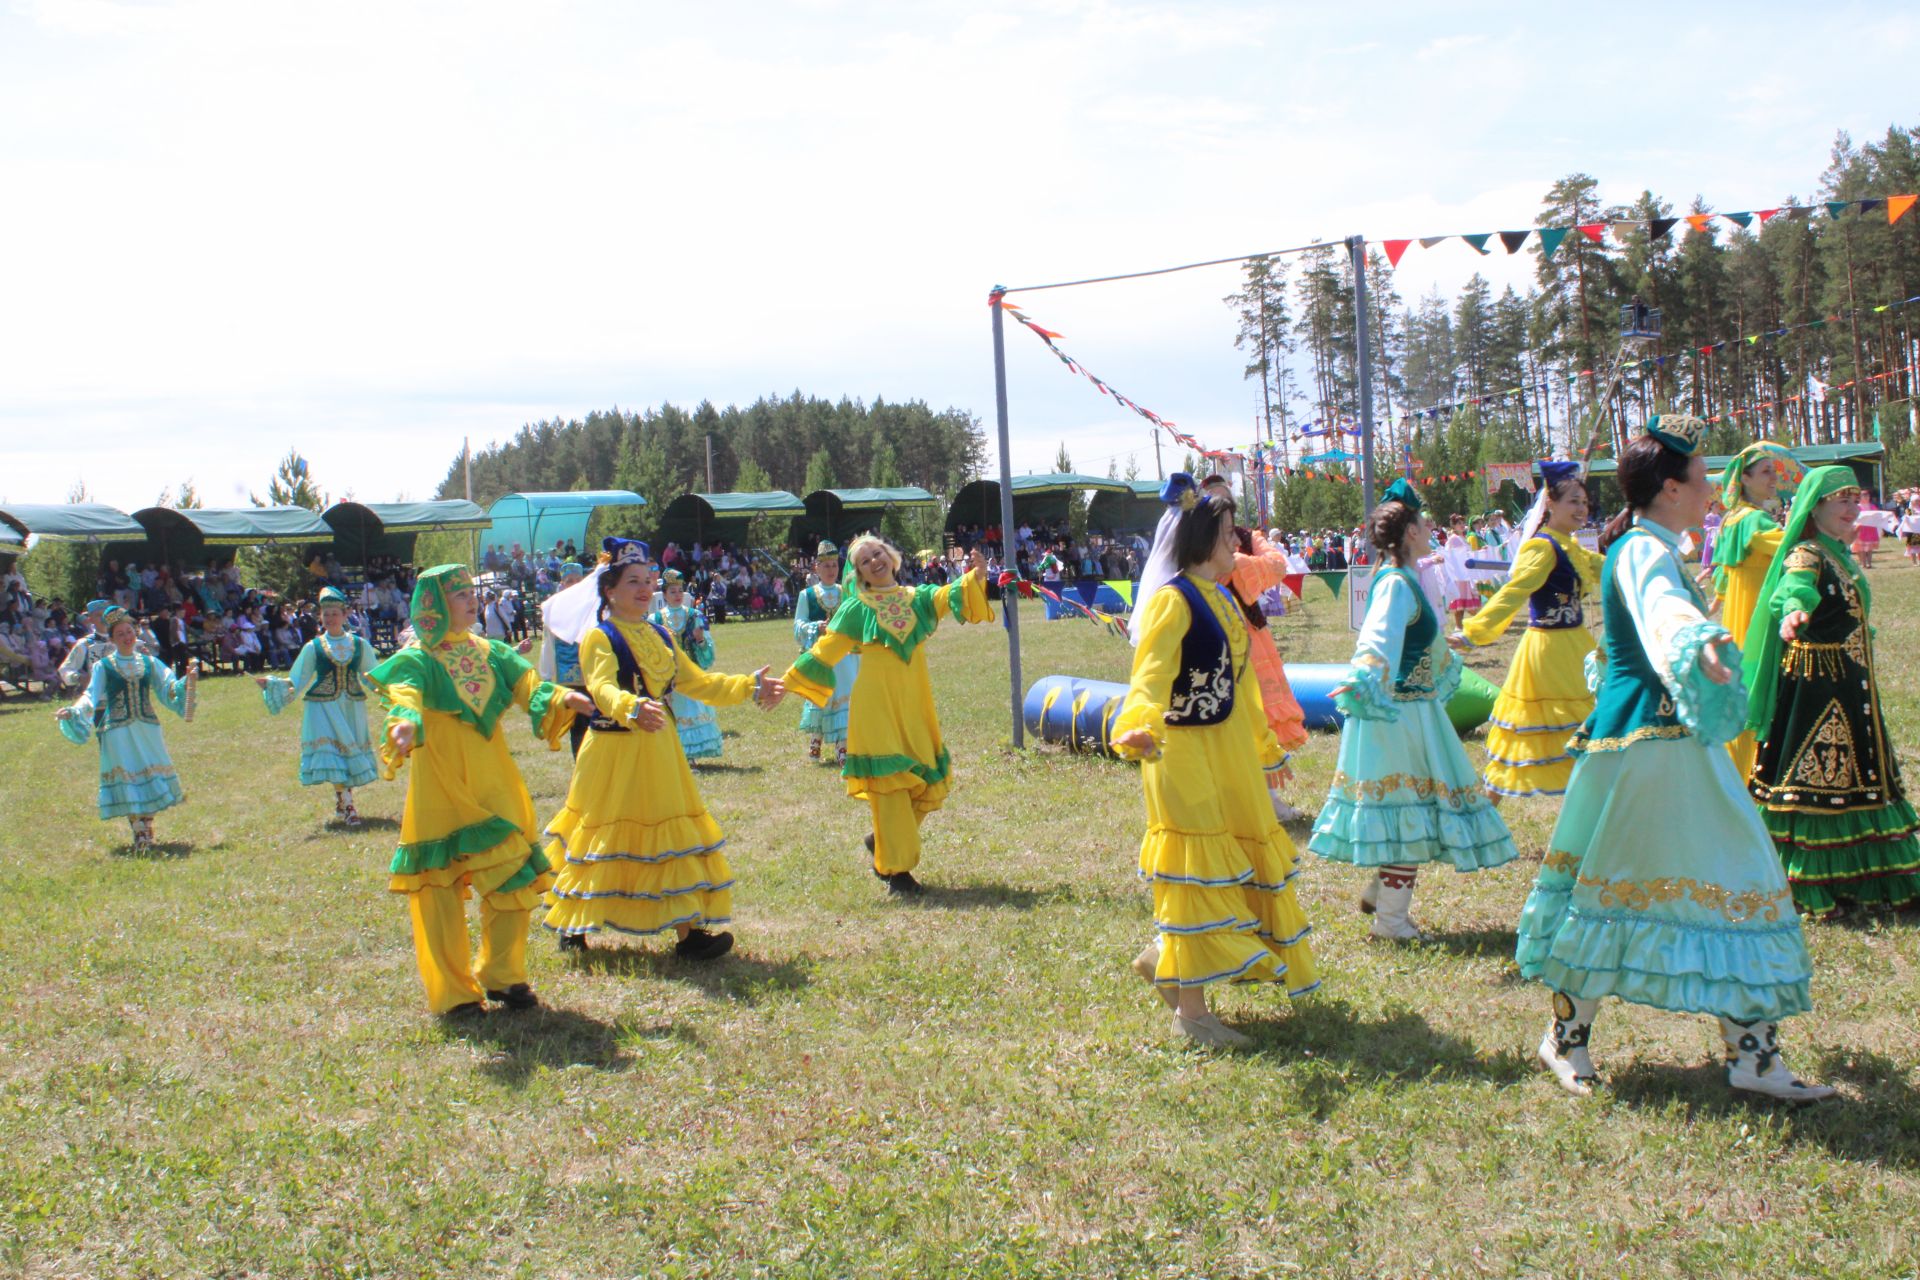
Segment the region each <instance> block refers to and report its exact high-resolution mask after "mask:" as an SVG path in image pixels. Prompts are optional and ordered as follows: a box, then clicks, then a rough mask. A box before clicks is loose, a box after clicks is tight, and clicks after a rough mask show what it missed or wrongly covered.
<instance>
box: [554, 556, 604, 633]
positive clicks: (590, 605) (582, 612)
mask: <svg viewBox="0 0 1920 1280" xmlns="http://www.w3.org/2000/svg"><path fill="white" fill-rule="evenodd" d="M606 571H607V566H606V565H601V566H600V567H599V568H597V569H595V570H594V571H593V572H592V573H590V574H588V575H587V576H586V577H584V578H582V579H580V581H578V582H576V583H574V584H573V585H572V586H570V587H568V588H567V589H566V590H564V591H556V592H554V593H553V594H552V595H551V596H549V597H548V598H547V602H546V603H545V604H543V605H541V606H540V617H541V620H542V621H543V622H544V624H545V625H546V629H547V634H548V635H550V636H552V637H553V638H554V639H555V640H558V641H560V642H561V643H563V644H579V643H580V640H581V638H582V637H583V636H585V635H586V634H587V632H589V631H591V630H593V629H594V627H595V626H596V625H598V623H599V621H600V575H601V574H603V573H605V572H606Z"/></svg>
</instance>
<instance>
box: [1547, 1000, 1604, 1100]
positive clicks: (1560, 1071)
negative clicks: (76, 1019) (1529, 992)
mask: <svg viewBox="0 0 1920 1280" xmlns="http://www.w3.org/2000/svg"><path fill="white" fill-rule="evenodd" d="M1599 1011H1600V1002H1599V1001H1598V1000H1582V999H1580V998H1579V997H1578V996H1570V995H1567V994H1566V993H1565V992H1562V991H1556V992H1554V993H1553V1021H1552V1022H1550V1023H1548V1024H1547V1034H1546V1035H1545V1036H1544V1037H1542V1038H1541V1041H1540V1065H1541V1066H1543V1067H1545V1068H1546V1069H1547V1070H1548V1071H1551V1072H1552V1073H1553V1078H1554V1079H1555V1080H1557V1081H1558V1082H1559V1084H1560V1087H1561V1088H1562V1089H1565V1090H1566V1091H1567V1092H1568V1093H1571V1094H1573V1095H1574V1096H1575V1097H1580V1098H1585V1097H1587V1096H1589V1095H1590V1094H1592V1093H1593V1086H1594V1085H1596V1084H1598V1083H1599V1082H1600V1077H1599V1074H1598V1073H1597V1072H1595V1071H1594V1069H1593V1058H1592V1057H1591V1056H1590V1055H1589V1054H1588V1053H1587V1040H1588V1038H1589V1037H1591V1036H1592V1035H1593V1017H1594V1015H1595V1014H1596V1013H1598V1012H1599Z"/></svg>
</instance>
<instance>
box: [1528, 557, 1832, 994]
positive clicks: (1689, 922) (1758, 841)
mask: <svg viewBox="0 0 1920 1280" xmlns="http://www.w3.org/2000/svg"><path fill="white" fill-rule="evenodd" d="M1601 608H1602V611H1603V615H1604V617H1605V620H1606V645H1605V647H1604V648H1603V649H1602V650H1600V651H1598V652H1596V653H1594V654H1592V655H1589V657H1588V659H1587V663H1588V672H1589V676H1588V678H1589V682H1590V683H1592V684H1593V685H1594V687H1595V691H1596V694H1597V701H1596V705H1595V707H1594V711H1593V714H1592V716H1590V717H1589V718H1588V720H1587V722H1586V724H1584V725H1583V726H1581V728H1580V731H1579V732H1577V733H1576V734H1575V735H1574V737H1573V741H1572V742H1571V743H1570V744H1569V749H1570V750H1571V751H1572V752H1573V753H1574V755H1575V763H1574V766H1573V776H1572V778H1571V779H1570V780H1569V781H1568V784H1567V796H1566V800H1565V802H1564V803H1563V805H1562V807H1561V810H1560V820H1559V822H1558V823H1557V824H1556V825H1555V827H1554V830H1553V838H1552V840H1551V842H1550V844H1549V847H1548V852H1547V856H1546V859H1545V861H1544V862H1542V864H1541V867H1540V874H1539V877H1538V878H1537V879H1536V880H1535V882H1534V887H1533V892H1532V893H1531V894H1530V895H1529V896H1528V898H1527V905H1526V908H1525V909H1524V910H1523V911H1522V912H1521V915H1520V927H1519V942H1518V946H1517V948H1516V958H1517V959H1518V960H1519V963H1520V972H1521V974H1522V975H1524V976H1525V977H1528V978H1537V979H1538V980H1540V981H1541V982H1544V983H1546V984H1547V985H1548V986H1549V987H1551V988H1553V989H1554V990H1555V991H1561V992H1565V993H1566V994H1568V995H1571V996H1577V997H1582V998H1586V999H1598V998H1600V997H1602V996H1610V995H1611V996H1618V997H1620V998H1621V999H1622V1000H1629V1001H1632V1002H1633V1003H1634V1004H1644V1005H1652V1006H1653V1007H1655V1008H1659V1009H1668V1010H1672V1011H1674V1012H1681V1013H1709V1014H1716V1015H1719V1016H1722V1017H1727V1018H1733V1019H1737V1020H1739V1021H1741V1022H1751V1021H1753V1020H1754V1019H1757V1018H1764V1019H1769V1020H1773V1021H1778V1020H1779V1019H1781V1018H1784V1017H1787V1016H1788V1015H1790V1014H1795V1013H1802V1012H1805V1011H1806V1010H1807V1009H1808V1008H1809V1007H1810V1004H1811V1000H1810V997H1809V994H1808V979H1809V977H1810V976H1811V968H1812V966H1811V964H1810V962H1809V960H1808V957H1807V948H1806V943H1805V941H1804V940H1803V938H1802V937H1801V934H1800V917H1799V915H1798V914H1797V913H1796V912H1795V911H1794V909H1793V898H1792V895H1791V893H1790V891H1789V890H1788V887H1787V878H1786V873H1785V872H1784V871H1783V870H1782V869H1781V866H1780V859H1779V856H1778V855H1777V854H1776V853H1775V852H1774V847H1773V841H1772V839H1771V838H1769V836H1768V835H1767V829H1766V826H1765V824H1764V823H1762V822H1761V820H1760V815H1759V814H1758V813H1757V812H1756V811H1755V809H1754V806H1753V801H1752V800H1751V799H1749V798H1748V796H1747V794H1746V792H1745V791H1744V790H1743V789H1742V787H1741V784H1740V778H1739V775H1738V774H1737V773H1736V772H1735V770H1734V765H1733V760H1732V757H1730V756H1729V755H1728V754H1727V752H1726V749H1725V744H1726V743H1727V742H1729V741H1731V740H1732V738H1733V737H1734V736H1735V735H1736V734H1737V733H1739V732H1740V729H1741V726H1742V725H1743V724H1744V723H1745V720H1746V713H1747V699H1746V690H1745V689H1744V688H1743V687H1742V686H1741V684H1740V682H1739V681H1738V680H1737V679H1736V680H1734V681H1732V682H1731V683H1729V684H1724V685H1717V684H1714V683H1713V682H1712V681H1711V680H1709V679H1708V678H1707V677H1706V675H1705V674H1704V673H1703V672H1702V671H1701V670H1700V666H1699V662H1700V654H1701V650H1702V649H1703V648H1705V647H1706V646H1707V645H1708V644H1710V643H1713V642H1715V641H1726V642H1728V643H1729V644H1731V638H1730V637H1729V636H1728V634H1727V632H1726V630H1725V629H1724V628H1722V627H1720V626H1717V625H1715V624H1714V623H1712V622H1709V621H1708V620H1707V617H1706V609H1707V602H1706V601H1705V600H1704V599H1703V598H1702V597H1701V596H1700V594H1699V592H1698V591H1697V590H1696V589H1695V588H1694V586H1693V583H1692V581H1691V579H1690V577H1689V575H1688V574H1687V572H1686V570H1685V568H1684V567H1683V565H1682V564H1681V561H1680V555H1679V536H1678V535H1677V534H1674V533H1670V532H1669V531H1668V530H1666V529H1665V528H1663V527H1662V526H1660V525H1657V524H1654V523H1652V522H1650V521H1636V522H1635V525H1634V528H1633V529H1632V530H1630V531H1629V532H1628V533H1627V534H1625V535H1624V536H1623V537H1621V538H1620V539H1619V541H1617V542H1615V543H1614V545H1613V546H1612V548H1610V549H1609V551H1608V553H1607V558H1606V563H1605V566H1604V567H1603V569H1602V570H1601ZM1736 665H1737V664H1736Z"/></svg>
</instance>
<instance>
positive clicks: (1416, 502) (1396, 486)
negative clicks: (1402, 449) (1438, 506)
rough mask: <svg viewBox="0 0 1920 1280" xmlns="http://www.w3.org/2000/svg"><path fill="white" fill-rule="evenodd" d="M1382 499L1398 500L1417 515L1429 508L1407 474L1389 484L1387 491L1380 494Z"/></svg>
mask: <svg viewBox="0 0 1920 1280" xmlns="http://www.w3.org/2000/svg"><path fill="white" fill-rule="evenodd" d="M1380 501H1382V502H1397V503H1399V504H1400V505H1401V506H1403V507H1406V508H1407V509H1408V510H1410V511H1412V512H1413V513H1414V514H1415V515H1419V514H1420V513H1421V512H1422V511H1425V510H1426V509H1427V504H1426V503H1424V502H1422V501H1420V495H1419V494H1418V493H1416V492H1415V491H1414V488H1413V485H1412V484H1410V483H1408V481H1407V478H1406V477H1405V476H1401V477H1400V478H1399V479H1398V480H1395V481H1394V482H1393V483H1392V484H1390V485H1388V486H1387V491H1386V492H1385V493H1383V494H1381V495H1380Z"/></svg>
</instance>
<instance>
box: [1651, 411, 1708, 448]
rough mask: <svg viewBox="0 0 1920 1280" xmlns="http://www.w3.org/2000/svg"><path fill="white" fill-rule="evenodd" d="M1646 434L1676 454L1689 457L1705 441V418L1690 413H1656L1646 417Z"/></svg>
mask: <svg viewBox="0 0 1920 1280" xmlns="http://www.w3.org/2000/svg"><path fill="white" fill-rule="evenodd" d="M1647 434H1648V435H1650V436H1652V437H1653V438H1654V439H1655V440H1658V441H1659V442H1660V443H1661V444H1663V445H1665V446H1667V448H1669V449H1671V450H1673V451H1674V452H1675V453H1677V454H1681V455H1683V456H1684V457H1688V458H1691V457H1692V456H1693V455H1694V454H1696V453H1698V452H1700V449H1701V447H1702V446H1703V445H1705V444H1706V442H1707V424H1706V421H1705V419H1702V418H1696V417H1694V416H1693V415H1692V414H1690V413H1656V414H1654V415H1653V416H1652V417H1651V418H1648V419H1647Z"/></svg>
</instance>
